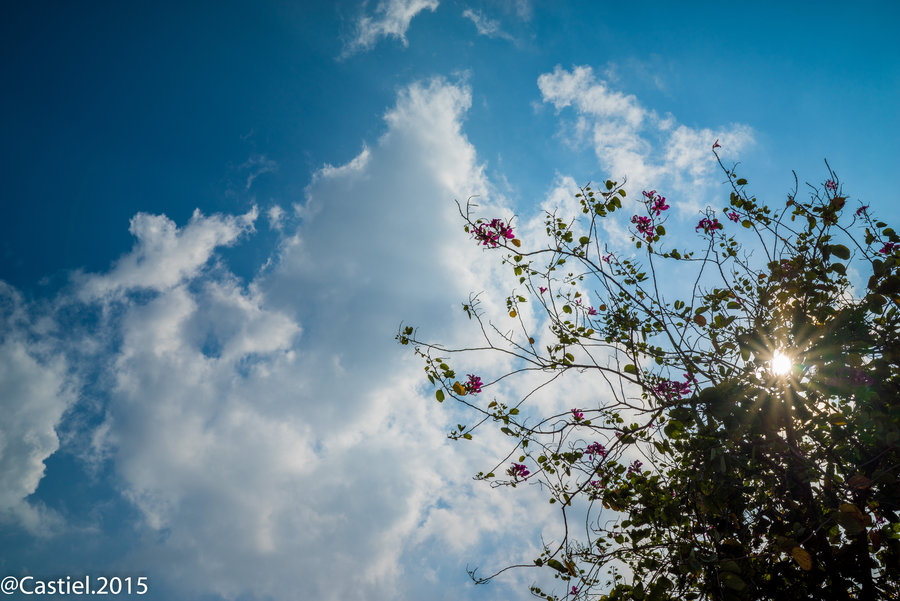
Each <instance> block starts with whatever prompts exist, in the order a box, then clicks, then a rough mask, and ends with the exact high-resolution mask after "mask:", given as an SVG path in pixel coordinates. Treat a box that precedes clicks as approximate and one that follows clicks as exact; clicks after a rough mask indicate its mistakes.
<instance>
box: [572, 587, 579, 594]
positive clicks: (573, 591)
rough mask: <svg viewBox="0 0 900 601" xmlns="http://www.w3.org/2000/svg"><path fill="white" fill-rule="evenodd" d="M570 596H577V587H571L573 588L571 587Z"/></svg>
mask: <svg viewBox="0 0 900 601" xmlns="http://www.w3.org/2000/svg"><path fill="white" fill-rule="evenodd" d="M572 594H573V595H577V594H578V587H577V586H573V587H572Z"/></svg>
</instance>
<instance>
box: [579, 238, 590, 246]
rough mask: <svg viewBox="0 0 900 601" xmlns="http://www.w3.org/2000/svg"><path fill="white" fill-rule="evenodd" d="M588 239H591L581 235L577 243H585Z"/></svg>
mask: <svg viewBox="0 0 900 601" xmlns="http://www.w3.org/2000/svg"><path fill="white" fill-rule="evenodd" d="M590 241H591V239H590V238H588V237H587V236H582V237H581V238H579V239H578V242H579V244H581V245H582V246H584V245H586V244H587V243H588V242H590Z"/></svg>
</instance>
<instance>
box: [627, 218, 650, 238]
mask: <svg viewBox="0 0 900 601" xmlns="http://www.w3.org/2000/svg"><path fill="white" fill-rule="evenodd" d="M631 223H633V224H635V229H636V230H637V231H638V233H640V234H641V235H643V236H644V237H645V238H646V239H647V242H649V241H650V240H652V239H653V222H652V221H651V220H650V218H649V217H638V216H637V215H635V216H633V217H632V218H631Z"/></svg>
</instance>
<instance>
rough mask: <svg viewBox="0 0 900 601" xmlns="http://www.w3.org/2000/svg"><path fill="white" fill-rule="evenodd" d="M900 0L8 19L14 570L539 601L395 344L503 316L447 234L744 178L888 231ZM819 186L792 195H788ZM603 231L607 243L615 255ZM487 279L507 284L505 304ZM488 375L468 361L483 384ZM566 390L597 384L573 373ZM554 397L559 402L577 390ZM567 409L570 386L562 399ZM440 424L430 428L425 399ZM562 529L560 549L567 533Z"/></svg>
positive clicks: (374, 595)
mask: <svg viewBox="0 0 900 601" xmlns="http://www.w3.org/2000/svg"><path fill="white" fill-rule="evenodd" d="M898 18H900V8H898V4H897V3H896V2H893V1H885V2H858V3H855V4H853V5H851V4H848V3H846V2H840V3H839V2H818V3H815V4H811V3H805V2H794V3H786V2H756V3H751V4H746V3H744V4H743V5H742V4H740V3H721V2H698V3H674V2H581V3H559V2H543V3H542V2H537V1H535V0H495V1H493V2H486V1H485V2H477V1H474V0H473V1H471V2H469V1H467V0H384V1H375V0H372V1H369V2H361V1H360V0H346V1H340V2H334V3H326V2H303V1H298V2H281V1H276V0H271V1H266V2H242V3H238V2H231V1H223V0H217V1H216V2H150V3H146V2H145V3H133V2H89V3H84V2H69V3H59V2H54V3H50V2H44V1H41V0H36V1H32V2H20V3H16V4H15V6H8V7H6V9H5V11H4V17H3V19H2V20H0V48H2V55H0V76H2V81H3V93H2V94H0V128H2V131H3V138H2V142H0V153H2V157H0V165H2V178H0V202H2V204H3V209H4V212H5V217H4V219H3V220H2V221H0V257H2V260H0V315H2V317H0V409H2V414H3V418H2V420H0V480H2V483H3V485H2V487H0V568H2V570H0V571H2V572H3V573H2V574H0V576H5V575H8V574H11V575H21V574H25V573H30V574H33V575H35V576H43V577H59V576H66V575H69V576H72V577H79V576H83V575H85V574H90V575H92V577H97V576H115V575H119V576H123V577H124V576H129V575H130V576H134V577H137V576H147V577H148V578H149V582H150V589H151V595H148V596H146V597H145V598H153V599H165V600H172V601H180V600H195V599H203V600H209V601H213V600H218V599H235V598H236V599H256V598H259V599H276V600H294V599H321V600H325V601H328V600H332V599H333V600H346V599H360V600H379V601H380V600H396V599H409V600H419V599H526V598H530V596H529V595H528V593H527V585H528V584H529V583H531V582H532V581H533V579H534V576H533V575H532V574H531V573H519V574H515V575H513V576H510V577H509V578H506V579H501V580H500V581H498V582H495V583H493V584H491V585H490V586H488V587H482V588H478V589H475V588H474V587H473V586H472V584H471V583H470V582H469V580H468V577H467V576H466V574H465V567H466V565H470V566H476V565H477V566H483V569H482V571H490V570H491V568H498V567H502V566H503V565H506V564H508V563H515V562H519V561H525V562H530V561H531V560H532V559H533V558H534V557H535V556H536V553H537V552H536V549H537V545H539V543H540V535H541V532H542V530H544V531H546V532H547V533H550V532H552V531H553V529H554V528H553V527H551V526H553V524H554V522H553V520H556V519H557V514H555V513H554V512H552V511H551V509H550V508H548V507H547V504H546V500H545V499H543V498H542V497H541V496H540V495H539V494H537V493H538V491H534V490H529V487H519V488H517V489H516V490H514V491H512V490H504V491H495V490H492V489H490V488H489V487H485V486H480V485H478V484H477V483H475V482H473V481H472V480H471V476H472V475H473V474H474V473H476V472H478V471H482V470H484V471H488V470H490V469H492V468H493V465H494V464H493V463H491V460H492V459H493V458H499V457H502V453H503V452H505V451H506V450H508V449H506V447H504V446H503V444H504V443H503V441H500V440H496V439H493V438H491V437H490V436H485V437H482V438H481V439H476V440H475V441H473V442H469V443H465V444H460V443H452V442H450V441H448V440H447V439H446V437H445V435H446V433H447V431H448V430H449V429H450V428H452V427H453V426H454V425H455V424H456V423H457V417H458V415H457V414H456V412H455V410H454V409H453V408H452V407H449V406H439V405H437V404H436V403H435V402H434V401H433V396H432V394H433V393H432V391H431V390H430V389H428V388H427V387H425V386H424V385H423V372H422V366H421V365H420V364H419V363H417V362H416V361H415V360H414V358H413V357H411V353H408V352H404V351H406V350H408V349H401V348H400V347H398V346H397V345H396V344H395V342H394V340H393V335H394V334H395V333H396V330H397V328H398V326H399V324H400V323H401V321H403V322H406V323H413V324H416V325H418V326H421V328H422V333H423V335H426V336H427V337H429V338H432V339H438V340H451V339H457V340H461V341H465V340H467V339H469V340H472V339H473V338H472V336H474V332H473V331H472V330H471V329H470V328H469V326H468V325H466V324H467V322H466V321H465V319H464V317H463V316H462V314H461V313H460V311H459V303H460V301H464V300H465V299H466V297H467V295H468V293H469V292H470V291H480V290H485V291H486V295H485V297H486V306H487V308H490V307H491V306H492V305H491V303H492V302H493V303H498V304H501V305H502V302H503V295H504V294H506V293H508V292H509V290H508V288H507V287H506V284H505V280H498V278H499V277H500V276H498V273H499V272H498V271H497V269H496V266H495V265H493V264H492V261H493V259H495V258H496V257H495V256H492V255H489V254H485V253H482V252H481V251H480V250H479V249H478V248H476V245H475V244H474V243H473V242H472V241H471V240H469V239H468V238H467V236H466V235H465V233H464V232H463V231H462V229H461V225H460V222H459V219H458V217H457V216H455V210H456V207H455V205H454V204H453V201H454V199H460V200H465V199H466V198H467V197H469V196H472V195H480V199H479V203H480V204H482V205H483V207H484V208H485V209H484V210H485V211H486V213H487V214H486V216H488V217H491V216H497V215H499V216H502V217H505V218H509V217H510V216H511V215H513V214H517V215H518V217H517V220H518V222H519V223H520V224H522V227H523V231H532V232H534V233H537V232H538V231H539V228H537V227H533V228H531V229H530V230H529V229H528V224H529V223H531V224H534V223H536V222H535V221H534V220H535V219H539V218H540V211H541V210H542V208H551V207H553V206H555V205H559V204H564V203H566V202H570V199H571V195H572V194H573V193H574V190H575V186H576V185H577V184H585V183H587V182H588V181H598V180H599V181H604V180H605V179H606V178H607V177H610V178H612V179H618V180H621V179H623V178H626V177H627V179H628V182H629V184H628V186H627V188H628V191H629V193H630V194H629V198H634V197H639V196H640V191H641V190H642V189H651V188H652V189H656V190H658V191H660V193H662V194H664V195H665V196H666V197H667V199H668V202H669V204H670V205H672V207H673V209H675V211H673V217H672V219H676V220H680V221H681V222H682V223H683V224H684V225H685V226H686V227H687V228H688V231H691V230H692V227H691V224H692V223H693V222H694V220H696V218H697V217H696V216H697V214H698V211H699V210H700V209H702V208H704V207H706V206H707V205H710V206H712V207H713V208H716V209H718V208H721V206H722V204H723V201H724V199H726V198H727V191H726V190H725V188H724V187H723V186H722V185H721V184H722V180H723V177H722V175H721V174H720V173H719V172H718V171H717V170H716V167H715V165H714V163H713V162H712V159H713V157H712V154H711V153H710V148H711V146H712V144H713V142H714V141H715V140H717V139H718V140H719V143H720V144H721V145H722V153H723V156H724V157H725V158H726V159H727V160H728V161H729V162H734V161H739V162H740V163H741V167H740V168H741V174H742V175H743V176H745V177H747V178H748V179H749V180H750V184H751V188H752V190H753V192H754V193H755V194H756V195H757V196H759V197H760V198H761V199H771V200H772V201H774V202H780V201H781V200H783V199H784V196H785V194H786V193H787V192H788V191H789V190H790V188H791V187H792V185H793V175H792V173H791V170H792V169H793V170H796V171H797V173H798V176H799V178H800V182H801V186H803V182H806V181H808V182H810V183H812V184H814V185H819V186H821V184H822V182H823V181H824V180H825V179H827V171H826V170H825V164H824V162H823V159H825V158H827V159H828V161H829V163H830V164H831V166H832V167H833V168H834V169H835V171H836V172H837V174H838V176H839V177H840V181H841V184H842V185H843V187H844V191H845V193H847V194H848V195H849V196H850V198H851V202H852V203H854V204H858V203H860V202H862V203H863V204H869V205H871V209H870V212H871V213H873V214H874V215H876V216H878V217H880V218H882V219H884V220H886V221H890V222H892V223H897V222H898V217H900V210H898V206H900V203H898V200H900V199H898V194H897V186H896V182H895V181H894V180H895V179H896V174H897V170H898V167H900V164H898V157H900V142H898V139H900V122H898V116H897V115H898V113H897V107H898V106H900V49H898V46H897V43H896V24H897V22H898ZM804 193H805V192H804ZM620 242H621V240H619V239H617V238H616V236H615V231H613V230H610V245H611V246H613V247H615V245H617V244H619V243H620ZM498 282H500V283H498ZM502 368H503V364H501V363H497V362H496V361H495V360H492V359H490V358H484V362H483V363H480V364H478V365H472V366H469V369H477V370H479V373H483V374H485V376H486V378H485V379H486V380H488V377H487V376H489V375H490V374H492V373H493V375H494V376H496V375H499V373H500V371H502ZM562 387H563V388H562V389H561V391H562V392H564V393H565V396H566V399H567V400H566V401H560V402H561V403H562V405H561V407H563V410H564V409H565V406H566V403H569V404H574V405H577V403H575V402H574V401H573V400H572V399H578V398H580V397H584V398H583V399H582V401H581V403H582V405H585V406H586V405H587V404H588V403H589V402H590V393H591V390H590V387H589V386H584V385H579V383H578V382H568V383H562ZM562 392H561V393H562ZM579 395H580V396H579ZM444 405H449V403H445V404H444ZM554 527H555V526H554Z"/></svg>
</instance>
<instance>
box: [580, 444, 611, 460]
mask: <svg viewBox="0 0 900 601" xmlns="http://www.w3.org/2000/svg"><path fill="white" fill-rule="evenodd" d="M584 453H585V454H586V455H590V456H591V459H593V458H594V455H599V456H600V457H606V447H604V446H603V445H602V444H600V443H599V442H592V443H591V444H589V445H588V446H587V448H586V449H585V450H584Z"/></svg>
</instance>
